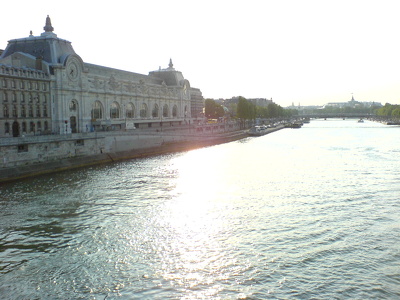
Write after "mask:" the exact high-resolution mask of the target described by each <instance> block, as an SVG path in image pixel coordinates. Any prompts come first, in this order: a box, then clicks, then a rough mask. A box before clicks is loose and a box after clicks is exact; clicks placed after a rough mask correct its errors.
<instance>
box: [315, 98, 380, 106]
mask: <svg viewBox="0 0 400 300" xmlns="http://www.w3.org/2000/svg"><path fill="white" fill-rule="evenodd" d="M371 106H382V104H381V103H379V102H359V101H356V100H354V97H353V96H352V97H351V100H350V101H347V102H329V103H327V104H325V105H324V106H322V107H321V108H322V109H324V108H326V107H336V108H344V107H351V108H360V107H365V108H369V107H371Z"/></svg>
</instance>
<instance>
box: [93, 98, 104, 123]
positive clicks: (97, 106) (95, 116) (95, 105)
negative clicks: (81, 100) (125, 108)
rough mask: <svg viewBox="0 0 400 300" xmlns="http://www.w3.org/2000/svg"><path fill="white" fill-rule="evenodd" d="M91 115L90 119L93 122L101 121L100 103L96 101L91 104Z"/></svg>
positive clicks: (101, 109) (101, 108)
mask: <svg viewBox="0 0 400 300" xmlns="http://www.w3.org/2000/svg"><path fill="white" fill-rule="evenodd" d="M91 115H92V119H94V120H96V119H103V107H102V105H101V103H100V101H96V102H94V103H93V106H92V112H91Z"/></svg>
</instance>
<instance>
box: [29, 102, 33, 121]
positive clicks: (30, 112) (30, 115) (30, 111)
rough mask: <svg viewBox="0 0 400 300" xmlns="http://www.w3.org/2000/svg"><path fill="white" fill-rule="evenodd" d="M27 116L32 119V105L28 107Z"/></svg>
mask: <svg viewBox="0 0 400 300" xmlns="http://www.w3.org/2000/svg"><path fill="white" fill-rule="evenodd" d="M28 116H29V117H31V118H33V105H32V104H30V105H29V111H28Z"/></svg>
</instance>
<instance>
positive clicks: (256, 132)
mask: <svg viewBox="0 0 400 300" xmlns="http://www.w3.org/2000/svg"><path fill="white" fill-rule="evenodd" d="M265 134H267V127H266V126H254V127H252V128H250V129H249V131H248V135H250V136H262V135H265Z"/></svg>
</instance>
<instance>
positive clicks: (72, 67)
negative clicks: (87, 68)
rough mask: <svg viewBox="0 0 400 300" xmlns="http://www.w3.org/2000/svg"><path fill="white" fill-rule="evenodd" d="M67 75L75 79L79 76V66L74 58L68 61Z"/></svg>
mask: <svg viewBox="0 0 400 300" xmlns="http://www.w3.org/2000/svg"><path fill="white" fill-rule="evenodd" d="M67 76H68V77H69V78H70V79H71V80H76V79H77V78H78V76H79V67H78V65H77V63H76V62H75V61H74V60H73V61H71V62H69V63H68V65H67Z"/></svg>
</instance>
